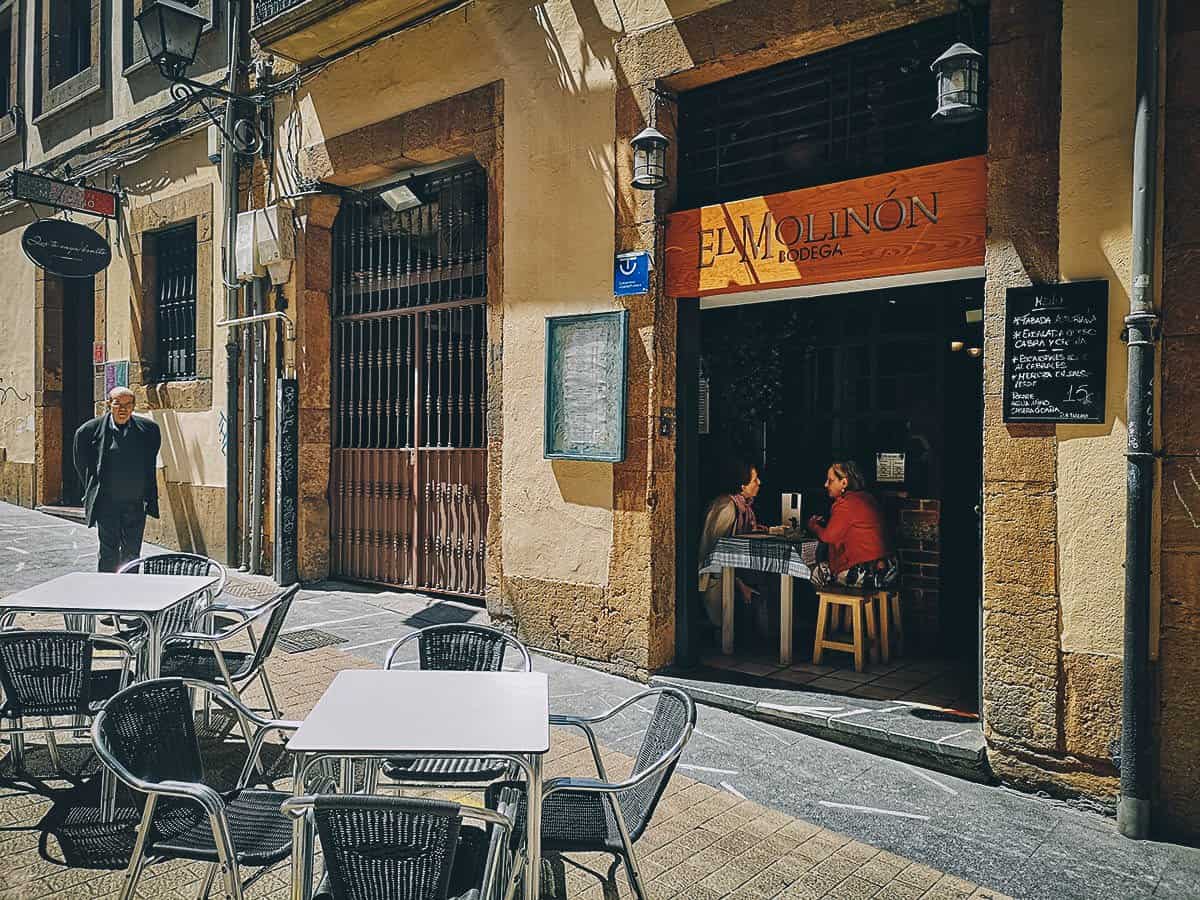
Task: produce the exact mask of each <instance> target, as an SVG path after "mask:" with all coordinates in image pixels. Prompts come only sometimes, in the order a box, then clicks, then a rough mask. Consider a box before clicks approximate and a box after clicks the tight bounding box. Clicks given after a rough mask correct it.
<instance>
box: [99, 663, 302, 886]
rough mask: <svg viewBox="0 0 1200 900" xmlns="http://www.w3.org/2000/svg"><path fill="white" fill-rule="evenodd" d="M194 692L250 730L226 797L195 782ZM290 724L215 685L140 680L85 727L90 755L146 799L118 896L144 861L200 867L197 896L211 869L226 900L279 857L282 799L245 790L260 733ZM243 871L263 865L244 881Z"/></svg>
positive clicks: (286, 832) (199, 762) (199, 770)
mask: <svg viewBox="0 0 1200 900" xmlns="http://www.w3.org/2000/svg"><path fill="white" fill-rule="evenodd" d="M193 691H206V692H211V694H212V695H213V699H214V700H215V701H216V702H217V703H218V704H221V705H224V706H227V707H229V708H231V709H233V710H235V711H236V712H237V714H238V715H239V716H240V717H242V718H244V719H248V720H250V721H253V722H254V723H255V724H256V725H257V726H258V728H257V731H256V732H255V734H254V736H253V738H252V739H251V743H250V752H249V754H248V756H247V759H246V764H245V766H244V768H243V769H242V772H241V776H240V777H239V778H238V781H237V787H236V788H235V789H234V790H232V791H224V792H219V791H217V790H216V789H214V788H212V787H210V786H209V785H207V784H205V783H204V762H203V759H202V757H201V753H200V743H199V741H198V740H197V737H196V722H195V714H194V712H193V710H192V692H193ZM299 725H300V723H299V722H282V721H277V720H271V719H265V718H263V717H261V716H259V715H257V714H256V713H255V712H253V711H252V710H250V709H247V708H246V707H245V706H244V705H243V704H242V703H241V702H240V701H239V700H238V699H237V697H235V696H234V695H233V694H231V693H230V692H228V691H226V690H224V689H222V688H220V687H217V686H215V685H212V684H209V683H207V682H201V681H195V680H187V679H182V678H160V679H155V680H153V681H144V682H141V683H140V684H135V685H133V686H132V687H129V688H126V689H125V690H123V691H121V692H120V693H118V694H117V695H116V696H115V697H113V698H112V699H111V700H109V701H108V703H107V704H106V706H105V708H104V709H103V710H101V711H100V713H98V714H97V716H96V718H95V721H94V722H93V723H92V743H93V744H94V746H95V748H96V754H97V755H98V756H99V757H100V760H101V761H102V762H103V763H104V765H105V766H106V767H107V768H108V769H110V770H111V771H112V772H113V773H114V774H115V775H116V777H117V778H118V779H120V780H121V781H122V782H124V783H125V784H126V785H128V786H129V787H131V788H133V789H134V790H135V791H139V792H141V793H143V794H145V795H146V803H145V806H144V808H143V811H142V822H141V825H140V827H139V828H138V836H137V842H136V843H135V845H134V848H133V854H132V856H131V858H130V861H129V868H128V869H127V870H126V875H125V884H124V886H123V887H122V890H121V895H120V896H121V900H132V898H133V897H134V895H135V892H136V890H137V883H138V879H139V878H140V877H141V874H142V870H143V869H144V868H145V866H146V863H147V862H148V861H150V860H152V859H153V860H159V859H187V860H195V861H199V862H205V863H208V864H209V865H208V872H207V875H206V878H205V881H204V884H203V886H202V889H201V892H200V896H201V897H202V898H203V897H206V896H207V895H208V892H209V890H210V889H211V887H212V884H213V881H214V880H215V879H216V876H217V874H218V869H220V872H221V873H223V875H224V881H225V884H224V896H225V897H227V898H233V900H241V898H242V896H243V895H242V891H243V889H244V888H245V887H248V886H249V885H250V884H252V883H253V882H255V881H257V880H258V879H259V878H260V877H261V876H262V875H263V874H265V873H266V872H267V871H268V870H269V869H270V868H271V867H272V866H274V865H276V864H277V863H279V862H281V861H283V860H284V859H286V858H287V857H288V856H289V855H290V854H291V850H292V827H291V823H290V822H289V821H288V819H287V818H286V817H285V816H284V815H283V814H282V812H281V811H280V810H281V806H282V804H283V801H284V800H286V799H287V798H288V797H289V794H287V793H284V792H282V791H273V790H254V789H249V788H247V787H246V785H247V783H248V782H249V779H250V775H251V772H252V771H253V769H254V768H255V766H256V764H257V760H258V756H259V754H260V752H261V751H262V746H263V741H264V739H265V737H266V736H267V734H269V733H271V732H273V731H294V730H295V729H296V728H298V727H299ZM242 866H259V867H262V868H261V870H260V871H259V872H256V873H255V874H254V875H253V876H252V877H250V878H249V879H247V880H246V881H245V882H244V883H243V881H242V876H241V867H242Z"/></svg>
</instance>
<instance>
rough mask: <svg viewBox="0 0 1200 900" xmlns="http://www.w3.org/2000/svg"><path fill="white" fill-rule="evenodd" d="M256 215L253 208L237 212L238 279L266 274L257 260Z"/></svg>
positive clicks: (245, 279) (249, 278)
mask: <svg viewBox="0 0 1200 900" xmlns="http://www.w3.org/2000/svg"><path fill="white" fill-rule="evenodd" d="M257 217H258V210H254V209H251V210H247V211H246V212H241V213H238V217H237V244H236V251H235V256H236V263H237V266H236V268H237V280H238V281H252V280H253V279H255V278H261V277H262V276H263V275H265V274H267V270H266V268H265V267H264V266H263V265H262V263H260V262H259V260H258V240H257V237H256V231H257V229H256V227H255V226H256V222H255V220H256V218H257Z"/></svg>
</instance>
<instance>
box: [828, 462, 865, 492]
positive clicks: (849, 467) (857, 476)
mask: <svg viewBox="0 0 1200 900" xmlns="http://www.w3.org/2000/svg"><path fill="white" fill-rule="evenodd" d="M829 467H830V468H831V469H833V473H834V474H835V475H837V477H838V478H845V479H846V490H848V491H861V490H864V489H865V488H866V486H867V479H865V478H863V473H862V472H860V471H859V469H858V464H857V463H855V462H854V460H852V459H841V460H837V461H836V462H832V463H830V464H829Z"/></svg>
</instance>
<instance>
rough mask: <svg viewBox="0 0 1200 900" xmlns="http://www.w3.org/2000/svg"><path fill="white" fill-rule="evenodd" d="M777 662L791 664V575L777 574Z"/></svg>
mask: <svg viewBox="0 0 1200 900" xmlns="http://www.w3.org/2000/svg"><path fill="white" fill-rule="evenodd" d="M779 664H780V665H781V666H790V665H791V664H792V576H791V575H787V574H783V575H780V576H779Z"/></svg>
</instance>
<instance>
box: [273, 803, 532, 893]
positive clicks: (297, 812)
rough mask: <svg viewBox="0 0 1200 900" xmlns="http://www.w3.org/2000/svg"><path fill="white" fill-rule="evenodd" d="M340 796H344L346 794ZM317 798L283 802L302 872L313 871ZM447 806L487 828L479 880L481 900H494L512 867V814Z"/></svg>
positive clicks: (294, 850)
mask: <svg viewBox="0 0 1200 900" xmlns="http://www.w3.org/2000/svg"><path fill="white" fill-rule="evenodd" d="M339 796H342V797H344V796H345V795H339ZM318 799H320V798H319V795H312V794H306V795H302V796H296V797H292V798H291V799H289V800H285V801H284V804H283V811H284V813H285V814H286V815H290V816H291V817H292V818H293V819H295V820H297V823H298V824H300V823H302V828H303V838H302V840H301V841H300V844H299V849H297V848H296V846H293V849H292V852H293V853H297V852H299V853H302V854H307V855H306V856H305V857H304V858H303V859H302V860H300V866H299V867H298V868H299V870H300V871H302V872H304V873H311V872H312V857H313V846H314V832H315V823H314V818H313V808H314V807H315V805H316V803H317V801H318ZM371 800H372V801H373V802H375V803H378V802H379V801H383V802H385V803H386V802H387V801H389V800H391V801H393V802H395V803H396V804H397V806H398V807H400V806H402V804H403V802H404V801H403V798H384V797H373V798H371ZM450 805H453V806H457V807H458V814H459V817H460V819H474V820H476V821H480V822H483V823H484V824H485V825H486V826H489V828H490V831H491V834H490V835H489V838H488V851H487V859H486V861H485V864H484V870H483V878H482V880H481V889H480V900H493V898H494V897H495V893H496V889H497V887H498V885H499V884H500V883H501V879H502V878H504V877H507V871H508V869H509V868H510V867H511V866H512V859H511V858H508V857H507V856H506V854H507V850H508V847H509V846H510V844H511V840H510V838H511V834H512V830H513V827H514V815H513V814H512V813H505V812H501V811H498V810H491V809H485V808H480V807H474V806H463V805H461V804H450ZM514 812H515V810H514ZM294 888H295V886H293V896H296V892H295V890H294ZM305 896H307V894H306V895H305ZM388 897H389V898H390V897H393V895H392V894H388Z"/></svg>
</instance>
